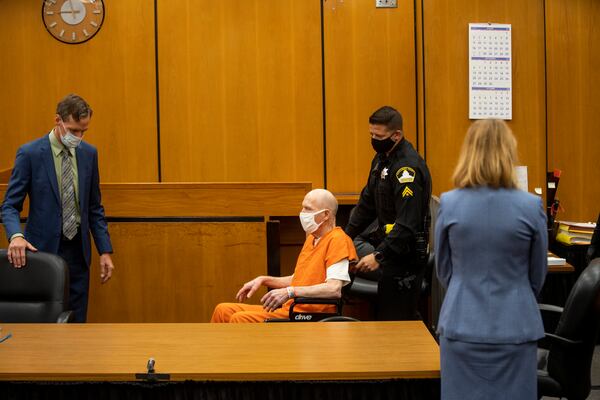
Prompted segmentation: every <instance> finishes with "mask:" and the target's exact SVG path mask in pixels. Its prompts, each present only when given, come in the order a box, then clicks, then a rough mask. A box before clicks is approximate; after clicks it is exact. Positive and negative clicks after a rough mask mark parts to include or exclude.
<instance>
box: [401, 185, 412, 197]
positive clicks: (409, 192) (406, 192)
mask: <svg viewBox="0 0 600 400" xmlns="http://www.w3.org/2000/svg"><path fill="white" fill-rule="evenodd" d="M412 196H413V191H412V190H410V188H409V187H408V186H407V187H405V188H404V190H403V191H402V198H405V197H412Z"/></svg>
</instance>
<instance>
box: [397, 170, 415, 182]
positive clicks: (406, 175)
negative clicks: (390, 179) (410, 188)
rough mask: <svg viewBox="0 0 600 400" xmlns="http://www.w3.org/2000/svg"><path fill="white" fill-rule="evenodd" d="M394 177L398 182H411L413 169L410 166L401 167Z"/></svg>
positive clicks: (413, 177)
mask: <svg viewBox="0 0 600 400" xmlns="http://www.w3.org/2000/svg"><path fill="white" fill-rule="evenodd" d="M396 178H398V182H400V183H411V182H414V181H415V170H414V169H412V168H411V167H402V168H400V169H399V170H398V171H396Z"/></svg>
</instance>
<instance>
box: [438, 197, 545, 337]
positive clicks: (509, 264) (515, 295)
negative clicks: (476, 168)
mask: <svg viewBox="0 0 600 400" xmlns="http://www.w3.org/2000/svg"><path fill="white" fill-rule="evenodd" d="M547 251H548V233H547V227H546V215H545V213H544V209H543V207H542V203H541V199H540V198H539V197H537V196H534V195H532V194H529V193H526V192H524V191H522V190H517V189H513V190H509V189H491V188H488V187H479V188H470V189H457V190H452V191H450V192H447V193H444V194H443V195H442V197H441V199H440V208H439V211H438V218H437V222H436V224H435V258H436V263H437V265H436V269H437V275H438V278H439V280H440V282H441V283H442V285H443V286H444V287H446V288H447V289H448V291H447V293H446V297H445V298H444V303H443V305H442V310H441V312H440V318H439V323H438V333H439V334H440V335H443V336H444V337H446V338H449V339H454V340H460V341H464V342H475V343H497V344H509V343H512V344H518V343H524V342H529V341H534V340H537V339H539V338H541V337H543V336H544V328H543V325H542V319H541V316H540V311H539V309H538V305H537V301H536V296H537V295H538V294H539V292H540V290H541V289H542V285H543V284H544V279H545V277H546V271H547V262H548V259H547V256H548V255H547Z"/></svg>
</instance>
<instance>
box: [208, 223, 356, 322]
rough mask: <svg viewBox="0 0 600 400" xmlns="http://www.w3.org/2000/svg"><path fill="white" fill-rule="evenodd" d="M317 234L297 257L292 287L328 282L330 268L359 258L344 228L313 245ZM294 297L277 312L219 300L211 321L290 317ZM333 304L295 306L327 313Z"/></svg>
mask: <svg viewBox="0 0 600 400" xmlns="http://www.w3.org/2000/svg"><path fill="white" fill-rule="evenodd" d="M314 239H315V238H314V236H313V235H308V237H307V238H306V241H305V242H304V246H303V247H302V251H301V252H300V255H299V256H298V261H297V262H296V268H295V269H294V276H293V277H292V284H291V286H314V285H318V284H320V283H325V280H326V278H327V268H329V267H330V266H332V265H333V264H335V263H337V262H339V261H342V260H344V259H348V261H354V260H356V259H357V256H356V251H355V249H354V245H353V243H352V240H351V239H350V237H348V235H346V234H345V233H344V231H343V230H342V229H341V228H339V227H336V228H334V229H333V230H331V231H329V232H328V233H327V234H326V235H325V236H323V237H322V238H321V239H320V240H319V241H318V242H317V245H316V246H314V245H313V243H314ZM292 301H293V300H292V299H290V300H288V301H287V302H286V303H284V304H283V306H282V307H281V308H280V309H277V310H275V311H274V312H267V311H265V310H264V309H263V308H262V306H260V305H251V304H242V303H220V304H219V305H217V307H215V311H214V313H213V316H212V318H211V320H210V322H263V321H264V320H265V319H266V318H287V317H288V315H289V309H290V304H291V303H292ZM333 307H334V306H331V305H320V304H306V305H301V306H297V307H294V310H298V311H304V312H328V311H330V310H331V308H333Z"/></svg>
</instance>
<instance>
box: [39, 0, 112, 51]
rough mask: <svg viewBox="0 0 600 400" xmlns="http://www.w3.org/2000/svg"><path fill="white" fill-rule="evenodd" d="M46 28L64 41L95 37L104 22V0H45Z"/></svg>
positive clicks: (74, 41)
mask: <svg viewBox="0 0 600 400" xmlns="http://www.w3.org/2000/svg"><path fill="white" fill-rule="evenodd" d="M42 20H43V21H44V26H46V30H47V31H48V32H49V33H50V34H51V35H52V36H53V37H54V38H55V39H57V40H60V41H61V42H63V43H69V44H77V43H83V42H85V41H88V40H90V39H91V38H93V37H94V35H95V34H96V33H98V31H99V30H100V28H101V27H102V23H103V22H104V2H103V1H102V0H44V1H43V3H42Z"/></svg>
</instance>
